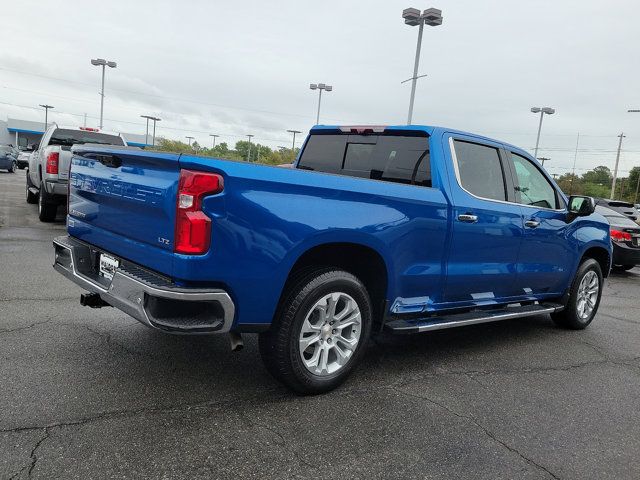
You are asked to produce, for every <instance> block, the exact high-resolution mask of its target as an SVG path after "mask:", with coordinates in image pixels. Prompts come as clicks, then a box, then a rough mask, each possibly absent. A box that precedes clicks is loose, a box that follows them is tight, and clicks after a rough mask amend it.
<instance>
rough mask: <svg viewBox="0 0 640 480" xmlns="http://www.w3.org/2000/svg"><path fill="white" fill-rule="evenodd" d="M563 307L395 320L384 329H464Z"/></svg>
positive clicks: (544, 305)
mask: <svg viewBox="0 0 640 480" xmlns="http://www.w3.org/2000/svg"><path fill="white" fill-rule="evenodd" d="M563 308H564V307H563V306H562V305H560V304H558V303H539V304H538V303H537V304H533V305H520V306H515V307H505V308H500V309H496V310H476V311H473V312H465V313H455V314H451V315H440V316H434V317H428V318H413V319H404V318H401V319H397V320H391V321H388V322H386V323H385V325H384V328H385V329H386V330H389V331H391V332H392V333H420V332H431V331H435V330H445V329H447V328H456V327H464V326H466V325H477V324H480V323H489V322H499V321H502V320H511V319H514V318H521V317H530V316H532V315H542V314H546V313H553V312H557V311H560V310H562V309H563Z"/></svg>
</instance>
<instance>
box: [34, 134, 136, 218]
mask: <svg viewBox="0 0 640 480" xmlns="http://www.w3.org/2000/svg"><path fill="white" fill-rule="evenodd" d="M82 143H94V144H96V143H97V144H102V145H120V146H126V145H127V142H126V141H125V140H124V138H123V137H122V136H121V135H120V134H118V133H114V132H104V131H101V130H98V129H97V128H89V127H61V126H58V125H57V124H55V123H52V124H51V125H49V128H47V131H46V132H44V135H43V136H42V140H41V141H40V145H39V146H38V149H37V150H36V151H35V152H33V154H32V155H31V157H30V158H29V171H28V173H27V185H26V196H27V203H37V204H38V217H39V218H40V221H42V222H52V221H53V220H55V218H56V213H57V210H58V205H60V204H63V203H65V202H66V199H67V183H68V182H69V162H70V161H71V147H72V146H73V145H76V144H82Z"/></svg>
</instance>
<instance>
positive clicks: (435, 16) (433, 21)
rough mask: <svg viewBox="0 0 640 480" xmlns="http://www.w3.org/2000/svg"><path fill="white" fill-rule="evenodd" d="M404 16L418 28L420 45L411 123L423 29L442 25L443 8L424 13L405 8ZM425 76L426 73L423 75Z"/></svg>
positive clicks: (414, 79) (414, 91) (408, 23)
mask: <svg viewBox="0 0 640 480" xmlns="http://www.w3.org/2000/svg"><path fill="white" fill-rule="evenodd" d="M402 18H404V23H405V24H407V25H410V26H412V27H415V26H416V25H417V26H418V27H419V28H418V45H417V46H416V59H415V61H414V63H413V77H411V78H410V80H411V97H410V99H409V115H408V116H407V123H408V124H409V125H410V124H411V120H412V118H413V102H414V100H415V98H416V82H417V80H418V78H419V77H418V66H419V65H420V49H421V47H422V30H423V28H424V25H425V24H427V25H429V26H430V27H436V26H438V25H442V10H438V9H437V8H427V9H426V10H425V11H424V12H422V14H420V10H418V9H417V8H405V9H404V10H403V11H402ZM423 76H424V75H423Z"/></svg>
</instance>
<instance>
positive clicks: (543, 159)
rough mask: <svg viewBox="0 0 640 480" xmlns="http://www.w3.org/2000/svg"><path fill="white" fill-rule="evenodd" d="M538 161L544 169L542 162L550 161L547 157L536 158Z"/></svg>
mask: <svg viewBox="0 0 640 480" xmlns="http://www.w3.org/2000/svg"><path fill="white" fill-rule="evenodd" d="M538 160H540V162H541V163H542V166H543V167H544V162H545V161H546V160H551V159H550V158H549V157H540V158H538Z"/></svg>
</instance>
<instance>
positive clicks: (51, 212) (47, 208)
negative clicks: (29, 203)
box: [38, 183, 58, 222]
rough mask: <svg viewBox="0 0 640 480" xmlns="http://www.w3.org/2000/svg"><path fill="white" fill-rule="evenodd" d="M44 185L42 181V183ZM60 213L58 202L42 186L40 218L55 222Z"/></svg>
mask: <svg viewBox="0 0 640 480" xmlns="http://www.w3.org/2000/svg"><path fill="white" fill-rule="evenodd" d="M40 185H41V186H42V183H41V184H40ZM57 213H58V204H57V203H56V202H55V201H54V200H52V199H51V195H49V194H48V193H47V192H46V191H45V190H44V188H42V187H41V188H40V194H39V195H38V218H39V219H40V221H41V222H53V221H54V220H55V219H56V214H57Z"/></svg>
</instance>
